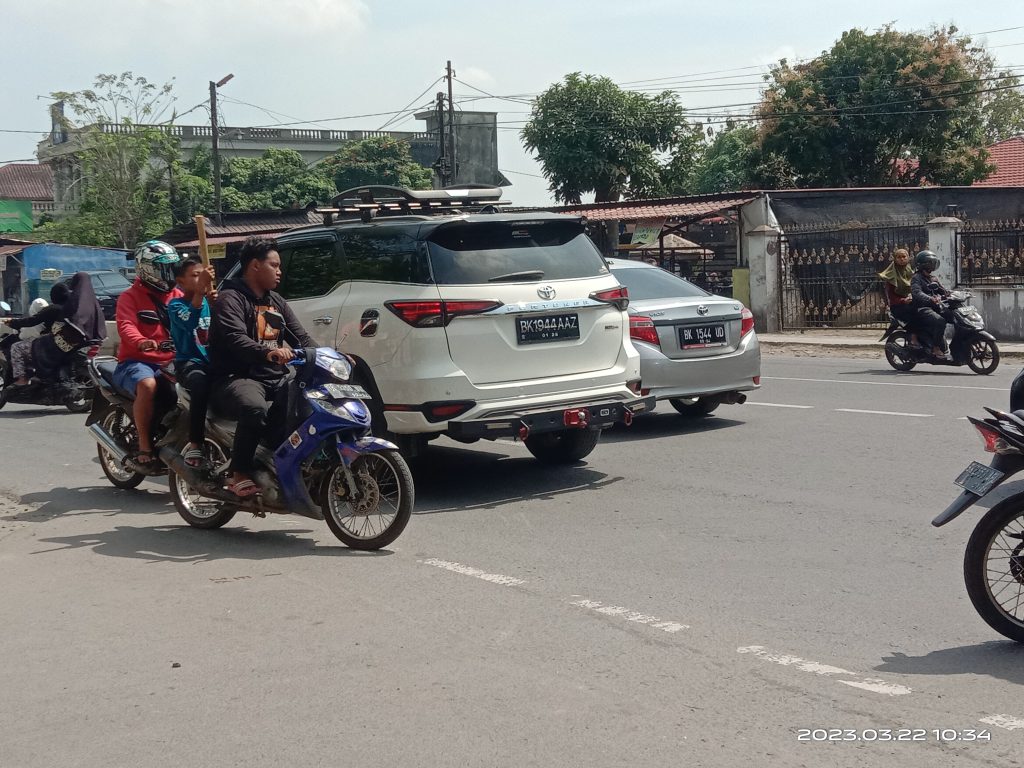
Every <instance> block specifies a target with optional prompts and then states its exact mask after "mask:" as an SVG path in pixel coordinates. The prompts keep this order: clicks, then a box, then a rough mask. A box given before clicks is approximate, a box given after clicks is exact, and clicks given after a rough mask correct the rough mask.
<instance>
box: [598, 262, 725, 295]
mask: <svg viewBox="0 0 1024 768" xmlns="http://www.w3.org/2000/svg"><path fill="white" fill-rule="evenodd" d="M612 274H613V275H615V279H616V280H618V281H619V282H620V283H621V284H622V285H624V286H626V288H628V289H629V298H631V299H636V300H637V301H641V300H643V299H675V298H678V297H684V298H693V297H697V296H710V295H711V294H710V293H708V292H707V291H704V290H701V289H700V288H698V287H697V286H696V285H694V284H693V283H690V282H687V281H686V280H683V279H682V278H680V277H676V276H675V275H672V274H669V273H668V272H666V271H665V270H664V269H657V268H653V267H652V268H651V269H644V268H643V267H626V268H625V269H613V270H612Z"/></svg>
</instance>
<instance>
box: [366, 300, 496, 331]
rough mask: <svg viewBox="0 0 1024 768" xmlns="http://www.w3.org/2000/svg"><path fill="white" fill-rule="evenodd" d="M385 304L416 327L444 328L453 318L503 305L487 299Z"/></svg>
mask: <svg viewBox="0 0 1024 768" xmlns="http://www.w3.org/2000/svg"><path fill="white" fill-rule="evenodd" d="M384 306H385V307H387V308H388V309H389V310H391V311H392V312H394V313H395V314H396V315H397V316H398V317H399V318H401V319H402V320H403V321H404V322H406V323H408V324H409V325H411V326H413V327H414V328H442V327H444V326H446V325H448V323H450V322H451V321H452V319H453V318H456V317H460V316H463V315H479V314H482V313H484V312H490V311H491V310H492V309H497V308H498V307H500V306H501V302H500V301H489V300H486V299H482V300H476V299H469V300H458V301H385V302H384Z"/></svg>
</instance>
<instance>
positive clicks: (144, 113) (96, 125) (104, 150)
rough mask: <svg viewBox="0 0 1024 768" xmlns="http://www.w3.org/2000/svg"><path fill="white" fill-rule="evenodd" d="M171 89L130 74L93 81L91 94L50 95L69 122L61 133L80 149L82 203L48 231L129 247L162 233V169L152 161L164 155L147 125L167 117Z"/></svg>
mask: <svg viewBox="0 0 1024 768" xmlns="http://www.w3.org/2000/svg"><path fill="white" fill-rule="evenodd" d="M172 88H173V86H172V84H171V83H165V84H164V85H162V86H157V85H156V84H154V83H150V82H149V81H148V80H146V78H144V77H141V76H136V75H134V74H132V73H131V72H124V73H121V74H118V75H104V74H101V75H97V76H96V79H95V81H94V86H93V88H90V89H86V90H83V91H75V92H66V91H62V92H57V93H54V94H52V97H53V98H54V99H55V100H57V101H63V102H64V105H65V107H66V108H68V109H70V111H71V113H72V114H73V115H74V118H75V119H74V121H72V120H71V119H70V118H65V125H64V128H65V129H66V130H67V131H68V132H69V133H70V134H71V136H72V141H74V142H76V143H77V144H78V146H79V147H80V149H79V151H78V153H77V154H78V157H79V160H80V162H81V168H82V185H83V189H82V203H81V206H80V209H79V212H78V214H77V215H76V216H72V217H70V220H63V221H58V222H54V223H52V224H50V225H47V226H48V227H50V228H51V230H52V231H53V232H54V233H55V234H56V233H57V232H60V233H63V234H65V235H66V237H64V238H62V239H68V240H71V241H72V242H79V243H82V244H84V245H104V246H120V247H122V248H131V247H134V246H135V244H136V243H138V242H139V241H140V240H143V239H145V238H146V237H149V236H151V235H154V234H157V233H159V232H161V231H163V230H164V229H166V228H167V226H169V224H170V221H171V217H170V205H169V197H168V189H167V183H166V168H165V166H164V165H163V164H162V163H160V162H159V161H157V162H153V159H154V158H159V157H161V156H166V155H168V154H169V153H170V152H171V146H172V145H171V144H170V143H169V142H170V140H169V138H168V137H167V135H166V134H165V133H164V132H163V131H161V130H160V129H159V128H157V127H155V126H153V125H152V123H153V122H154V121H158V120H160V119H162V118H163V117H164V116H166V115H167V113H168V112H169V111H170V112H171V118H172V119H173V111H172V110H173V102H174V97H173V95H172Z"/></svg>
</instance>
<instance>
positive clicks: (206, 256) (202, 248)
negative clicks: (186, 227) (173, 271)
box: [196, 213, 210, 267]
mask: <svg viewBox="0 0 1024 768" xmlns="http://www.w3.org/2000/svg"><path fill="white" fill-rule="evenodd" d="M196 232H197V233H198V234H199V258H201V259H202V260H203V266H204V267H208V266H210V251H209V250H208V248H207V247H206V217H205V216H203V215H202V214H199V213H197V214H196Z"/></svg>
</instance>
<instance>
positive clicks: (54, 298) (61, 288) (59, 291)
mask: <svg viewBox="0 0 1024 768" xmlns="http://www.w3.org/2000/svg"><path fill="white" fill-rule="evenodd" d="M70 296H71V288H70V286H68V284H67V283H57V284H56V285H55V286H53V288H51V289H50V303H51V304H63V303H64V302H66V301H67V300H68V297H70Z"/></svg>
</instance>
